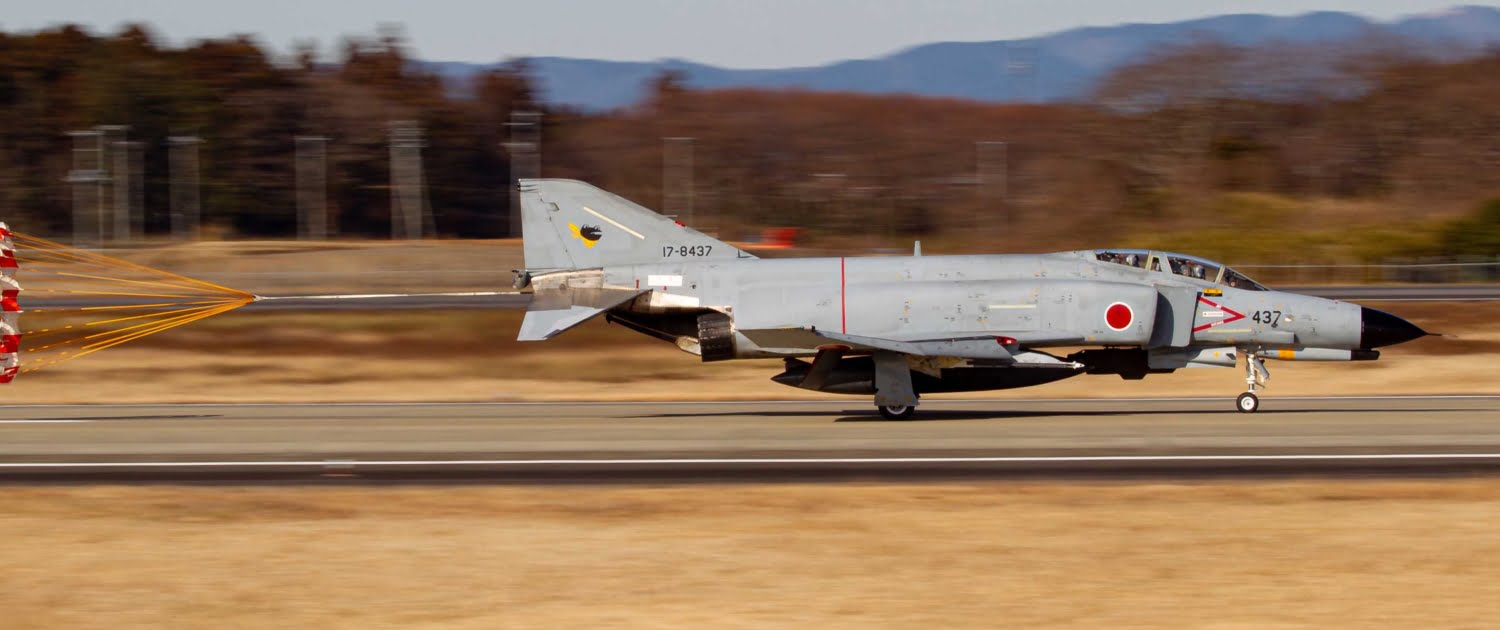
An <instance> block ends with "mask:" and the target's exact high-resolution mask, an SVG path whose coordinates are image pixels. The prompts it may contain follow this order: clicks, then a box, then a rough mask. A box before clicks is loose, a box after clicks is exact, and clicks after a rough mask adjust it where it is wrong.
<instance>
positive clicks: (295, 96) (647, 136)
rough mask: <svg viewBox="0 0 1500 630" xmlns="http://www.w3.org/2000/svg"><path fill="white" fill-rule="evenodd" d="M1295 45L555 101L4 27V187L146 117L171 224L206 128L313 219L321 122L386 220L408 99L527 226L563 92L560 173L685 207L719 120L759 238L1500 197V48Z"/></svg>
mask: <svg viewBox="0 0 1500 630" xmlns="http://www.w3.org/2000/svg"><path fill="white" fill-rule="evenodd" d="M1288 54H1289V51H1287V50H1285V49H1259V50H1257V49H1243V48H1236V47H1232V46H1225V45H1218V44H1203V43H1197V44H1188V45H1184V46H1179V47H1174V48H1168V49H1164V50H1163V51H1161V52H1160V53H1159V54H1157V55H1156V56H1154V57H1152V58H1150V59H1147V60H1145V61H1143V62H1141V63H1139V64H1136V65H1134V66H1131V67H1127V68H1125V69H1123V70H1121V71H1119V72H1117V73H1116V74H1115V75H1113V76H1111V77H1109V78H1108V79H1107V80H1106V81H1104V83H1103V84H1102V85H1101V86H1100V88H1099V90H1098V92H1097V94H1096V95H1095V98H1093V99H1092V100H1090V101H1088V102H1081V103H1072V104H1056V105H1008V104H989V103H977V102H967V101H958V100H946V99H932V98H920V97H914V96H873V95H858V94H846V93H818V92H808V91H797V90H782V91H765V90H714V91H695V90H690V89H686V88H684V87H683V85H682V83H681V82H680V81H679V80H678V79H677V78H676V77H674V76H671V75H664V76H662V77H659V78H658V79H657V81H656V82H655V84H654V85H653V86H652V89H651V90H650V96H649V98H648V99H646V100H645V101H643V102H642V103H640V104H638V105H636V106H633V107H630V108H626V109H622V110H616V111H609V112H602V113H587V112H579V111H569V110H564V109H558V108H554V107H549V106H548V105H547V104H545V103H544V102H542V100H541V99H540V98H539V97H538V95H537V92H536V87H535V85H534V81H533V78H532V77H531V76H529V74H528V72H527V68H526V66H525V64H524V62H512V63H509V64H506V65H503V66H501V67H499V68H497V69H495V70H492V71H489V72H486V73H484V74H482V75H479V76H478V77H476V78H475V79H474V80H473V82H472V83H471V84H469V85H463V86H454V85H451V84H448V83H445V81H444V80H443V79H442V78H441V77H439V76H438V75H436V74H434V73H432V72H430V71H428V70H426V69H425V68H424V67H423V65H422V64H420V63H417V62H415V61H414V60H413V59H411V58H410V56H409V54H408V53H407V51H406V50H405V49H404V47H403V43H402V41H401V39H400V38H399V37H398V36H396V35H394V34H390V33H386V34H382V35H379V36H375V37H370V38H356V39H350V40H348V41H346V42H344V43H343V44H342V46H341V48H340V49H339V51H338V54H337V55H336V56H337V59H336V60H334V61H332V62H327V61H320V60H319V58H318V55H317V54H316V51H314V50H313V49H311V48H304V49H300V50H298V51H295V53H294V54H292V55H290V57H289V58H277V57H275V56H273V55H272V54H271V53H269V52H267V50H266V49H265V48H263V47H261V46H260V45H259V44H257V43H256V42H255V40H254V39H252V38H249V37H244V36H239V37H230V38H224V39H213V40H204V41H199V42H195V43H191V44H188V45H185V46H182V47H176V48H174V47H169V46H164V45H162V44H161V43H160V42H159V41H158V40H157V39H156V38H155V37H154V36H153V35H152V34H151V33H150V32H149V30H147V29H146V28H144V27H141V26H129V27H126V28H124V29H122V30H120V31H119V32H117V33H114V34H110V35H94V34H90V33H88V32H87V31H85V30H83V29H81V28H79V27H76V26H65V27H60V28H55V29H51V30H46V31H39V32H34V33H27V34H10V35H6V34H0V210H3V212H4V213H5V215H6V217H7V218H8V219H10V220H11V221H12V222H13V223H25V224H27V225H31V226H34V227H31V228H30V229H31V230H32V231H34V232H47V231H51V232H59V233H60V232H64V231H66V229H67V228H68V225H69V221H70V217H71V214H70V200H69V189H68V187H67V185H66V184H65V183H64V182H63V178H64V176H65V175H66V173H67V172H68V169H69V168H70V164H71V160H72V156H71V149H72V146H71V142H70V141H69V139H68V138H67V137H66V136H65V134H66V133H67V132H69V131H72V130H76V129H86V128H91V127H93V126H95V125H101V124H121V125H129V131H128V134H129V136H130V138H131V139H132V140H135V141H140V142H142V143H144V145H145V149H146V150H145V151H144V155H145V156H146V163H145V174H146V178H145V191H144V193H145V207H146V209H147V223H146V227H147V230H148V231H149V232H156V233H161V232H164V231H165V230H166V229H167V208H168V206H169V196H170V184H169V175H170V172H169V163H168V153H169V152H168V142H169V140H168V139H169V138H170V137H173V136H185V135H191V136H196V137H198V138H200V139H201V140H202V144H201V155H202V182H203V185H202V202H201V204H202V208H203V211H204V222H205V224H207V225H212V226H215V227H216V228H217V229H218V230H220V231H221V232H223V233H226V234H228V235H230V236H234V237H282V236H289V235H292V234H294V233H295V231H296V205H295V204H296V199H295V193H296V190H295V186H294V185H293V182H294V180H295V164H294V160H293V154H294V142H295V138H296V137H298V136H321V137H326V138H328V145H327V146H328V205H329V209H330V213H331V215H332V216H333V218H334V221H335V222H336V225H337V226H338V233H339V234H341V235H347V236H367V237H381V236H385V235H386V234H387V233H388V230H389V225H390V223H389V218H388V217H389V211H390V203H391V202H390V192H389V185H390V163H389V162H390V148H389V144H388V142H389V137H388V133H389V129H388V124H389V123H390V122H391V121H395V120H411V121H416V122H417V123H418V124H419V125H420V126H421V127H422V128H423V129H424V131H425V142H426V146H425V147H424V148H423V152H422V153H423V171H424V177H425V180H426V183H427V197H428V202H429V205H430V207H431V208H432V209H433V212H434V219H435V226H436V228H437V230H438V233H439V234H441V235H445V236H453V237H495V236H504V235H506V234H505V232H506V231H507V230H508V223H507V221H506V217H507V213H508V211H509V203H510V202H509V195H508V178H509V173H510V172H511V170H510V166H511V165H510V159H511V156H509V155H508V154H507V152H506V150H505V149H504V147H503V146H502V143H504V142H505V141H506V140H507V138H508V128H507V126H506V123H507V122H508V121H510V120H511V117H512V114H513V113H515V112H541V113H542V121H543V125H542V130H541V143H542V154H541V169H542V173H543V174H544V175H545V176H548V177H570V178H578V179H584V180H587V181H590V182H592V183H595V184H596V185H599V186H601V187H604V188H608V189H610V190H612V191H614V192H617V193H619V194H622V195H624V196H626V197H628V198H631V199H634V200H636V201H639V202H641V203H643V204H645V205H648V206H653V207H661V204H662V203H663V200H664V199H665V198H666V197H667V196H668V193H669V191H667V190H665V186H666V185H667V184H664V182H663V160H664V159H665V156H664V148H663V138H668V137H672V138H691V140H690V142H691V146H692V158H691V161H692V180H691V196H692V199H693V201H692V203H693V206H694V208H695V209H696V212H695V217H697V219H698V220H699V221H700V222H702V223H705V224H710V225H711V226H712V227H713V228H714V229H716V230H718V231H720V232H722V233H724V234H726V235H728V236H731V237H738V236H743V235H745V234H750V233H753V232H754V231H755V230H756V229H758V228H759V227H763V226H798V227H804V228H807V229H808V230H809V231H810V234H811V235H812V237H813V238H814V239H815V240H818V241H820V242H825V243H828V244H829V245H830V246H834V247H838V246H843V245H845V244H858V245H859V246H864V245H866V244H875V245H880V244H885V245H890V244H893V243H897V242H899V241H902V240H903V239H910V238H913V237H916V238H927V239H929V240H934V241H937V242H940V243H947V244H950V248H951V249H955V250H957V249H986V248H988V249H996V248H999V247H1006V248H1013V249H1019V248H1027V247H1026V246H1028V245H1030V244H1036V243H1052V242H1062V243H1079V244H1084V242H1085V241H1087V240H1088V238H1085V237H1097V236H1098V235H1104V234H1110V235H1121V234H1154V233H1160V232H1162V231H1163V230H1165V231H1177V232H1183V233H1190V232H1191V231H1192V230H1193V229H1194V228H1196V227H1204V226H1213V227H1218V228H1229V229H1234V228H1235V227H1236V226H1238V225H1242V224H1243V225H1259V224H1261V223H1263V222H1265V221H1275V222H1277V223H1278V224H1280V225H1284V226H1285V227H1286V229H1287V230H1289V231H1297V230H1318V229H1327V228H1329V227H1331V226H1332V227H1337V226H1338V225H1340V224H1342V223H1345V222H1353V223H1356V224H1358V223H1376V222H1386V223H1390V222H1401V221H1406V222H1412V224H1419V223H1421V222H1423V221H1430V220H1437V219H1444V220H1446V219H1448V218H1452V217H1456V216H1459V215H1461V214H1463V213H1464V212H1466V211H1468V210H1469V209H1471V208H1474V207H1475V206H1477V205H1478V204H1479V203H1480V202H1482V201H1483V200H1485V199H1487V198H1492V197H1495V196H1497V195H1500V107H1496V103H1497V101H1500V52H1496V53H1494V54H1490V55H1487V56H1483V57H1479V58H1475V59H1469V60H1466V61H1460V62H1437V61H1428V60H1421V59H1414V58H1409V57H1404V56H1402V55H1401V54H1400V53H1399V51H1391V50H1373V51H1367V52H1366V53H1362V54H1361V55H1346V56H1345V57H1342V58H1338V59H1332V60H1330V61H1329V62H1328V63H1324V64H1320V65H1318V66H1317V67H1318V68H1320V70H1318V71H1317V72H1309V71H1306V70H1305V68H1303V69H1302V71H1301V72H1298V71H1297V70H1298V69H1299V68H1301V66H1299V65H1298V59H1301V58H1303V57H1288V56H1287V55H1288ZM1297 54H1298V55H1303V54H1313V52H1310V51H1301V52H1298V53H1297ZM994 143H1004V144H1003V145H998V144H994ZM996 147H1000V148H999V149H996ZM1288 204H1290V205H1288ZM1289 208H1290V209H1289ZM35 226H39V227H35Z"/></svg>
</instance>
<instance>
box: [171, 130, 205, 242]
mask: <svg viewBox="0 0 1500 630" xmlns="http://www.w3.org/2000/svg"><path fill="white" fill-rule="evenodd" d="M201 143H202V141H201V140H200V139H199V138H198V137H197V136H172V137H170V138H167V144H168V146H169V150H170V154H169V155H168V156H167V161H168V162H170V168H171V171H172V172H171V178H172V238H173V239H175V240H179V241H188V240H197V239H198V235H199V228H200V223H201V219H202V212H203V210H202V207H201V206H200V196H199V183H200V182H199V179H198V177H199V171H198V145H199V144H201Z"/></svg>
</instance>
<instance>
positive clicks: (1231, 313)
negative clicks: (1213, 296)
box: [1193, 295, 1245, 332]
mask: <svg viewBox="0 0 1500 630" xmlns="http://www.w3.org/2000/svg"><path fill="white" fill-rule="evenodd" d="M1198 301H1199V302H1202V303H1203V304H1207V305H1208V306H1209V307H1210V308H1216V309H1218V310H1221V311H1224V315H1225V317H1224V319H1221V320H1219V321H1216V322H1209V323H1207V324H1203V325H1202V326H1197V327H1195V328H1193V332H1203V331H1205V330H1208V329H1210V328H1213V327H1214V326H1219V325H1222V324H1228V323H1229V322H1237V321H1239V320H1242V319H1245V314H1244V313H1241V312H1239V311H1236V310H1234V309H1232V308H1229V307H1227V306H1222V305H1220V304H1219V303H1217V302H1215V301H1213V300H1210V299H1208V298H1206V297H1203V296H1201V295H1200V296H1198Z"/></svg>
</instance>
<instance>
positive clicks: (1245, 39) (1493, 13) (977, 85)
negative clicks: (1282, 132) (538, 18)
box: [427, 6, 1500, 111]
mask: <svg viewBox="0 0 1500 630" xmlns="http://www.w3.org/2000/svg"><path fill="white" fill-rule="evenodd" d="M1380 38H1384V40H1387V41H1395V42H1401V45H1403V46H1407V47H1413V48H1415V49H1417V50H1420V51H1421V52H1422V53H1423V54H1427V55H1431V56H1439V57H1448V58H1452V57H1461V56H1466V55H1471V54H1474V53H1476V52H1480V51H1483V50H1485V49H1487V48H1490V47H1494V46H1497V45H1500V8H1497V7H1486V6H1465V7H1456V8H1453V9H1448V10H1445V11H1441V12H1437V13H1428V14H1422V15H1417V16H1412V17H1408V18H1405V19H1402V20H1398V21H1394V22H1374V21H1371V20H1368V19H1366V18H1363V17H1360V16H1357V15H1353V14H1349V13H1335V12H1318V13H1308V14H1305V15H1298V16H1292V17H1275V16H1268V15H1224V16H1218V17H1210V18H1204V19H1198V20H1189V21H1185V22H1174V23H1170V24H1124V25H1119V26H1108V27H1089V28H1079V29H1073V30H1068V31H1063V32H1061V33H1055V34H1052V35H1047V36H1043V37H1037V38H1034V39H1027V40H1010V41H993V42H943V43H936V44H927V45H923V46H917V47H915V48H909V49H907V50H903V51H900V52H897V53H894V54H891V55H888V56H885V57H880V58H876V59H860V60H853V61H841V62H838V63H832V64H828V65H823V66H816V67H806V68H782V69H766V70H736V69H728V68H719V67H715V66H709V65H704V64H698V63H693V62H690V61H683V60H678V59H667V60H662V61H654V62H621V61H601V60H595V59H572V58H566V57H533V58H530V59H528V62H529V63H530V64H531V68H532V70H533V72H535V75H536V79H537V80H538V83H539V87H540V89H541V91H542V94H543V96H544V98H545V99H546V100H547V101H548V102H551V103H556V104H560V105H569V106H573V107H579V108H582V109H585V110H592V111H598V110H606V109H613V108H617V107H624V106H628V105H631V104H634V103H636V102H639V101H640V99H641V98H642V96H643V95H644V89H645V85H646V82H647V81H648V80H649V79H651V78H652V77H654V76H657V75H658V74H660V73H661V72H663V71H667V70H674V71H678V72H681V73H682V74H683V76H684V77H686V83H687V85H688V86H689V87H693V88H726V87H756V88H802V89H810V90H829V91H848V92H864V93H874V94H889V93H909V94H920V95H924V96H940V97H956V98H966V99H976V100H983V101H1034V102H1053V101H1061V100H1070V99H1077V98H1080V97H1082V96H1085V95H1087V94H1088V93H1089V92H1090V91H1091V90H1092V89H1093V87H1094V86H1095V84H1096V83H1097V82H1098V81H1099V79H1100V78H1102V77H1103V76H1105V75H1107V74H1108V73H1109V72H1110V71H1112V70H1115V69H1117V68H1119V67H1121V66H1124V65H1128V64H1131V63H1134V62H1137V61H1141V60H1142V59H1144V58H1145V57H1147V56H1149V55H1150V54H1151V53H1152V52H1154V51H1159V50H1162V49H1163V47H1165V46H1168V45H1172V44H1182V43H1189V42H1198V41H1214V42H1222V43H1227V44H1233V45H1238V46H1257V45H1264V44H1273V43H1285V44H1340V43H1343V42H1355V41H1371V40H1376V39H1380ZM427 65H428V67H429V68H431V69H433V70H435V71H437V72H439V73H440V74H442V75H444V76H445V77H448V78H450V79H453V80H455V82H459V83H461V82H462V80H464V79H466V78H467V77H469V76H472V75H474V74H475V73H477V72H481V71H483V70H485V69H486V68H489V67H491V66H489V65H484V64H470V63H461V62H429V63H428V64H427Z"/></svg>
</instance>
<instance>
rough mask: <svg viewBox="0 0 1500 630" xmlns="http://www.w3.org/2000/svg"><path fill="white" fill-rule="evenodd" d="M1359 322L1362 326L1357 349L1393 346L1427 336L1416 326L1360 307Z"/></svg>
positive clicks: (1384, 313)
mask: <svg viewBox="0 0 1500 630" xmlns="http://www.w3.org/2000/svg"><path fill="white" fill-rule="evenodd" d="M1359 317H1360V321H1361V322H1362V323H1363V325H1364V329H1363V332H1361V333H1360V335H1359V347H1361V348H1364V349H1367V350H1368V349H1370V348H1379V347H1381V346H1394V345H1396V344H1398V343H1406V342H1408V341H1411V340H1413V339H1416V338H1417V337H1423V336H1426V335H1427V331H1425V330H1422V329H1421V328H1417V326H1416V324H1413V323H1411V322H1409V321H1406V320H1404V319H1401V318H1400V317H1396V316H1395V315H1392V314H1390V313H1387V312H1385V311H1377V310H1375V309H1373V308H1365V307H1360V316H1359Z"/></svg>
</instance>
